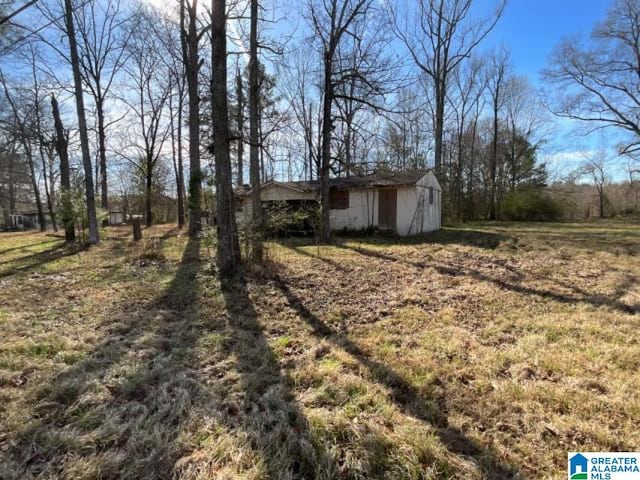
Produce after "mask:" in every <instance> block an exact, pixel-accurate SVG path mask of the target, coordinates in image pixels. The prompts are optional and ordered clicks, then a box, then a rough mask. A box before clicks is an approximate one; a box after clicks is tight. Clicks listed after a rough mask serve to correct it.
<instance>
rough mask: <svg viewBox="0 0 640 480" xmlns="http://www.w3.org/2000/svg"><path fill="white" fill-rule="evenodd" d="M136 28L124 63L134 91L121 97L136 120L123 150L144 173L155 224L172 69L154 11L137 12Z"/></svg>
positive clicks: (147, 213)
mask: <svg viewBox="0 0 640 480" xmlns="http://www.w3.org/2000/svg"><path fill="white" fill-rule="evenodd" d="M138 16H139V19H138V21H137V22H136V24H135V25H136V27H135V28H136V31H135V32H134V33H133V34H132V35H131V38H130V40H129V42H128V45H127V50H128V55H129V59H128V62H127V64H126V65H125V66H124V67H123V69H124V72H125V73H126V74H127V77H128V79H129V80H130V82H131V87H132V91H131V95H129V96H125V97H122V100H123V101H124V102H125V103H126V104H127V105H128V107H129V109H130V112H131V114H132V115H133V118H134V119H135V123H134V124H132V125H130V126H129V128H128V143H129V145H128V148H127V150H128V152H127V153H126V154H123V155H124V156H125V158H126V159H127V160H128V161H130V162H131V163H132V164H133V165H134V166H135V167H136V168H137V170H138V171H139V172H140V174H141V175H142V176H143V177H144V182H145V187H144V189H145V220H146V225H147V227H150V226H151V225H152V224H153V209H152V205H151V204H152V188H153V181H154V174H155V169H156V166H157V164H158V161H159V160H160V157H161V154H162V149H163V146H164V144H165V141H166V140H167V138H168V137H169V135H170V123H169V122H168V121H167V118H165V117H166V113H167V112H166V110H167V108H168V102H169V97H170V95H171V87H172V85H171V81H170V77H171V74H170V71H169V70H168V68H166V64H165V63H164V62H163V61H162V56H163V55H165V54H166V52H165V51H164V49H163V44H162V42H161V41H160V39H159V38H158V37H157V35H156V31H155V29H154V27H153V23H154V22H155V21H157V18H155V15H154V13H153V12H152V11H150V10H146V9H142V10H140V11H139V12H138Z"/></svg>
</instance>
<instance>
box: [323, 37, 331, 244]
mask: <svg viewBox="0 0 640 480" xmlns="http://www.w3.org/2000/svg"><path fill="white" fill-rule="evenodd" d="M332 66H333V55H332V46H329V48H328V49H327V51H325V53H324V88H323V95H324V97H323V100H322V102H323V103H322V159H321V165H320V204H321V206H322V221H321V224H322V228H321V230H320V236H321V238H320V239H321V240H322V242H324V243H328V242H329V240H330V239H331V225H330V220H331V217H330V215H329V169H330V167H331V130H332V127H333V125H332V121H331V107H332V105H333V81H332V76H333V69H332Z"/></svg>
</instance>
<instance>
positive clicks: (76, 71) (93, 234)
mask: <svg viewBox="0 0 640 480" xmlns="http://www.w3.org/2000/svg"><path fill="white" fill-rule="evenodd" d="M64 10H65V12H64V13H65V24H66V29H67V35H68V37H69V50H70V56H71V68H72V70H73V83H74V95H75V98H76V110H77V114H78V127H79V130H80V146H81V150H82V164H83V166H84V186H85V194H86V200H87V219H88V221H89V222H88V223H89V243H91V244H97V243H99V242H100V234H99V232H98V218H97V216H96V199H95V193H94V191H93V176H92V168H91V167H92V162H91V155H90V153H89V137H88V135H87V119H86V117H85V111H84V97H83V94H82V77H81V75H80V61H79V58H78V45H77V43H76V33H75V27H74V25H73V6H72V5H71V0H64Z"/></svg>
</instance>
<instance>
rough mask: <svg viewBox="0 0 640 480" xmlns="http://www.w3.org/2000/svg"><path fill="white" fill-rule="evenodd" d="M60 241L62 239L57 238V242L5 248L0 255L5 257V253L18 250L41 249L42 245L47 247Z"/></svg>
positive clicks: (50, 241)
mask: <svg viewBox="0 0 640 480" xmlns="http://www.w3.org/2000/svg"><path fill="white" fill-rule="evenodd" d="M0 238H1V237H0ZM59 241H60V239H59V238H56V239H55V240H48V241H46V242H38V243H30V244H27V245H20V246H19V247H11V248H5V249H4V250H0V255H3V254H5V253H9V252H14V251H16V250H26V249H27V248H33V247H39V246H41V245H47V244H49V243H57V242H59Z"/></svg>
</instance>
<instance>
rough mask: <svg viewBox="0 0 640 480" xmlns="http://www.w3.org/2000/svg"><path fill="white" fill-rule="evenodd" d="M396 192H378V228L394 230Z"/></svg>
mask: <svg viewBox="0 0 640 480" xmlns="http://www.w3.org/2000/svg"><path fill="white" fill-rule="evenodd" d="M397 203H398V191H397V190H395V189H393V190H391V189H390V190H380V191H379V194H378V226H380V227H381V228H391V229H392V230H395V229H396V211H397Z"/></svg>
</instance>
